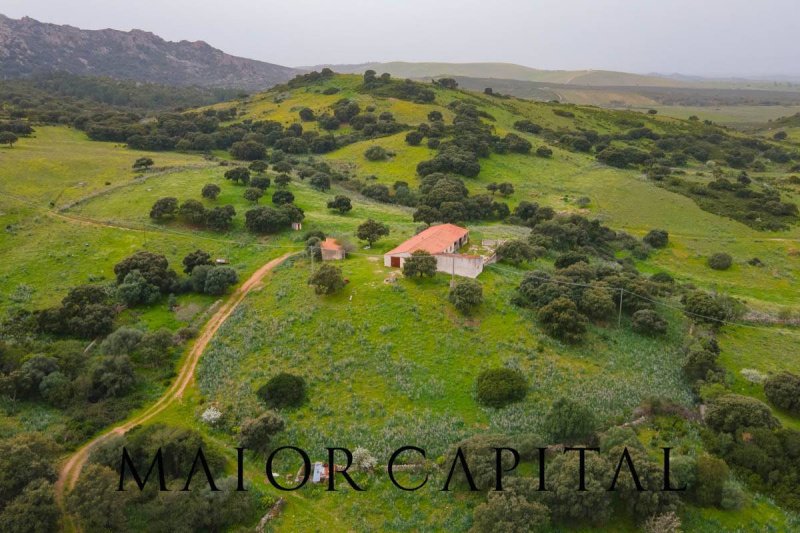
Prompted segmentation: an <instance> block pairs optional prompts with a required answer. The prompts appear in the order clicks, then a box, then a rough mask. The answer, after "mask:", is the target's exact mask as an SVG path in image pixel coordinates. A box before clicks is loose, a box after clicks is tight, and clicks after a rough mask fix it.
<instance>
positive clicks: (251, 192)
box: [242, 187, 264, 204]
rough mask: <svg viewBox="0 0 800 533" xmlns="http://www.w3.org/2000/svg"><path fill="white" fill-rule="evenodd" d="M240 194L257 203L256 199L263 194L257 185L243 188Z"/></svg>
mask: <svg viewBox="0 0 800 533" xmlns="http://www.w3.org/2000/svg"><path fill="white" fill-rule="evenodd" d="M242 196H243V197H244V199H245V200H247V201H248V202H253V203H254V204H257V203H258V200H259V199H260V198H261V197H262V196H264V191H262V190H261V189H259V188H258V187H248V188H246V189H245V190H244V194H243V195H242Z"/></svg>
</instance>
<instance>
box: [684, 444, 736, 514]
mask: <svg viewBox="0 0 800 533" xmlns="http://www.w3.org/2000/svg"><path fill="white" fill-rule="evenodd" d="M696 468H697V477H696V481H695V485H694V487H693V489H694V490H693V492H694V494H693V495H694V499H695V500H696V501H697V503H698V504H699V505H701V506H703V507H711V506H719V505H720V504H721V503H722V491H723V487H724V486H725V482H726V481H727V480H728V476H729V475H730V473H729V471H728V465H726V464H725V461H723V460H722V459H718V458H716V457H713V456H711V455H702V456H700V457H698V459H697V467H696Z"/></svg>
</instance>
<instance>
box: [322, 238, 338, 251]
mask: <svg viewBox="0 0 800 533" xmlns="http://www.w3.org/2000/svg"><path fill="white" fill-rule="evenodd" d="M319 247H320V248H324V249H325V250H337V251H338V250H341V249H342V245H341V244H339V241H337V240H336V239H332V238H331V237H328V238H327V239H325V240H324V241H322V242H321V243H319Z"/></svg>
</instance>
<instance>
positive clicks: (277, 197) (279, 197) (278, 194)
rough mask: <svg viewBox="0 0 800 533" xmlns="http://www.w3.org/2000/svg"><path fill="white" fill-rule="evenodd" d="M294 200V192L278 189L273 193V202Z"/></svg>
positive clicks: (276, 203)
mask: <svg viewBox="0 0 800 533" xmlns="http://www.w3.org/2000/svg"><path fill="white" fill-rule="evenodd" d="M292 202H294V194H292V193H291V192H289V191H286V190H278V191H275V192H274V193H272V203H273V204H275V205H284V204H291V203H292Z"/></svg>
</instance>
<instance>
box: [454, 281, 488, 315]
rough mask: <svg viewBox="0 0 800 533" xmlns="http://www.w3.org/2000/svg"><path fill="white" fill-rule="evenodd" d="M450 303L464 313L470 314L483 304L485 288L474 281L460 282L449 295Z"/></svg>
mask: <svg viewBox="0 0 800 533" xmlns="http://www.w3.org/2000/svg"><path fill="white" fill-rule="evenodd" d="M449 299H450V302H451V303H452V304H453V305H454V306H455V308H456V309H458V310H459V311H461V312H462V313H465V314H467V313H470V312H471V311H472V310H473V309H475V308H476V307H478V306H479V305H480V304H481V303H482V302H483V288H482V287H481V284H480V283H478V282H477V281H475V280H474V279H464V280H460V281H458V282H457V283H456V284H455V285H454V286H453V287H452V288H451V289H450V294H449Z"/></svg>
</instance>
